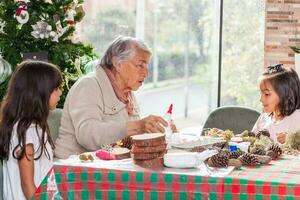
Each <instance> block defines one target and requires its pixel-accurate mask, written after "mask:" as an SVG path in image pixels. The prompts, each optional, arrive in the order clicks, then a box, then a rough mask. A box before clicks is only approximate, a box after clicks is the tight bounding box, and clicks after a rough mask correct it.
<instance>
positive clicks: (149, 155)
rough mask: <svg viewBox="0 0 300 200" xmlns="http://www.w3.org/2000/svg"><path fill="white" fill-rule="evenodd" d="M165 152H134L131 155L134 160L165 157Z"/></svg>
mask: <svg viewBox="0 0 300 200" xmlns="http://www.w3.org/2000/svg"><path fill="white" fill-rule="evenodd" d="M164 154H165V152H164V151H161V152H154V153H132V154H131V157H132V158H133V159H134V160H151V159H154V158H158V157H163V156H164Z"/></svg>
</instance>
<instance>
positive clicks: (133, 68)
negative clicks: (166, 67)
mask: <svg viewBox="0 0 300 200" xmlns="http://www.w3.org/2000/svg"><path fill="white" fill-rule="evenodd" d="M149 59H150V54H149V53H147V52H145V51H142V50H137V51H136V54H135V56H134V57H133V58H132V59H131V60H129V61H126V62H123V63H121V64H120V68H119V70H118V72H119V75H120V77H121V79H122V83H123V84H124V85H123V86H124V88H126V89H130V90H133V91H135V90H137V89H139V87H140V86H141V85H142V84H143V82H144V80H145V78H146V77H147V76H148V63H149Z"/></svg>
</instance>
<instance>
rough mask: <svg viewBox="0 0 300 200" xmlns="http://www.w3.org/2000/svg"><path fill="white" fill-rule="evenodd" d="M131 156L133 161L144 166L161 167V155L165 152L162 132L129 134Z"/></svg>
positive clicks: (164, 140)
mask: <svg viewBox="0 0 300 200" xmlns="http://www.w3.org/2000/svg"><path fill="white" fill-rule="evenodd" d="M131 138H132V149H131V156H132V158H133V162H134V164H136V165H139V166H141V167H144V168H151V169H157V168H162V167H163V156H164V154H165V152H166V147H167V145H166V139H165V135H164V134H162V133H149V134H141V135H134V136H131Z"/></svg>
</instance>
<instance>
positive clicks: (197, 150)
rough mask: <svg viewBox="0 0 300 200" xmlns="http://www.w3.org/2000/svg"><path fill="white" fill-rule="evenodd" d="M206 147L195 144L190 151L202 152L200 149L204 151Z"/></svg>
mask: <svg viewBox="0 0 300 200" xmlns="http://www.w3.org/2000/svg"><path fill="white" fill-rule="evenodd" d="M205 150H206V148H205V147H203V146H196V147H193V148H192V150H191V152H202V151H205Z"/></svg>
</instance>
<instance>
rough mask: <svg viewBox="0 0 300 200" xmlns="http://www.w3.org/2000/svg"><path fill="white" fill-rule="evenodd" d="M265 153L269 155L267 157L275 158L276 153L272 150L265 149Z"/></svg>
mask: <svg viewBox="0 0 300 200" xmlns="http://www.w3.org/2000/svg"><path fill="white" fill-rule="evenodd" d="M266 155H267V156H269V157H271V158H272V160H275V159H276V153H275V152H274V151H267V152H266Z"/></svg>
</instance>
